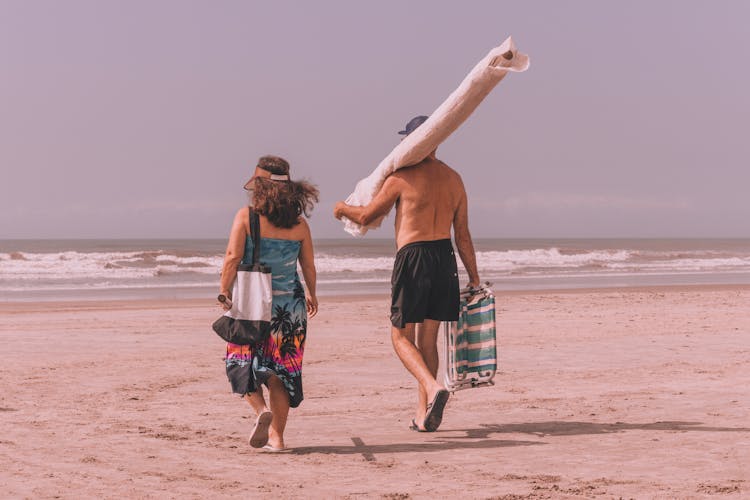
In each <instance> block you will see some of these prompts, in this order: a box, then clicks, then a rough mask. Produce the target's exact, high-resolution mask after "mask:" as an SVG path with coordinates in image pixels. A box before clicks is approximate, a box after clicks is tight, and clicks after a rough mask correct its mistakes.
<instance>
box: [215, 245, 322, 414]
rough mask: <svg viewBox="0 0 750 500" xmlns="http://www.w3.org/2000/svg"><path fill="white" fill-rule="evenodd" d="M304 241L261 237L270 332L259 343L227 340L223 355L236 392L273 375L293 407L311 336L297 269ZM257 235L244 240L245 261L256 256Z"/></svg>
mask: <svg viewBox="0 0 750 500" xmlns="http://www.w3.org/2000/svg"><path fill="white" fill-rule="evenodd" d="M299 250H300V242H299V241H294V240H279V239H275V238H261V240H260V260H261V262H262V263H264V264H266V265H270V266H271V283H272V285H271V287H272V289H273V316H272V318H271V335H270V336H269V338H268V340H266V341H265V342H264V343H263V344H261V345H259V346H253V347H252V348H251V346H247V345H237V344H232V343H227V356H226V358H225V361H226V368H227V377H228V378H229V382H230V383H231V384H232V392H235V393H237V394H243V395H244V394H247V393H249V392H255V391H256V388H257V386H258V385H259V384H263V383H265V382H266V381H267V380H268V377H269V376H271V375H276V376H278V377H279V379H281V382H282V383H283V384H284V387H285V388H286V390H287V392H288V393H289V406H291V407H292V408H296V407H297V406H299V404H300V403H301V402H302V354H303V352H304V347H305V337H306V336H307V309H306V305H305V289H304V288H303V287H302V283H300V280H299V275H298V274H297V258H298V256H299ZM252 255H253V239H252V238H251V237H250V236H248V237H247V239H246V241H245V257H244V258H243V259H242V262H243V264H244V263H245V262H246V261H249V260H251V259H252Z"/></svg>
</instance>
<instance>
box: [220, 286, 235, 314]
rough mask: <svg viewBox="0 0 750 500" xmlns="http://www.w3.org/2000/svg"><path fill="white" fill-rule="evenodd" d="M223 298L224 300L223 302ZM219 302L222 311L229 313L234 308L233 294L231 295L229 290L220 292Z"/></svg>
mask: <svg viewBox="0 0 750 500" xmlns="http://www.w3.org/2000/svg"><path fill="white" fill-rule="evenodd" d="M222 298H223V299H224V300H222ZM217 302H218V303H219V306H221V308H222V309H224V310H225V311H228V310H230V309H231V308H232V294H231V293H229V292H228V291H227V290H223V291H221V292H219V297H218V299H217Z"/></svg>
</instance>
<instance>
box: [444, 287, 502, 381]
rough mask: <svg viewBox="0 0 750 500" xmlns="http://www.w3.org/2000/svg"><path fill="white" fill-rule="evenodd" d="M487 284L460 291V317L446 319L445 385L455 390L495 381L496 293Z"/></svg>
mask: <svg viewBox="0 0 750 500" xmlns="http://www.w3.org/2000/svg"><path fill="white" fill-rule="evenodd" d="M488 285H489V284H487V285H481V286H480V287H478V288H474V289H468V288H467V289H464V290H462V291H461V311H460V313H459V316H458V321H444V322H443V324H442V330H443V334H444V338H445V346H444V347H445V349H444V350H443V357H444V358H445V359H444V364H443V366H445V367H446V371H445V386H446V388H447V389H448V390H449V391H451V392H455V391H458V390H461V389H469V388H471V387H481V386H485V385H494V382H493V381H492V378H493V377H494V376H495V372H496V371H497V347H496V339H495V295H494V294H493V293H492V290H491V289H490V288H489V286H488Z"/></svg>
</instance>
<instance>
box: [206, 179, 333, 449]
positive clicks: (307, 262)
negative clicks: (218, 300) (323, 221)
mask: <svg viewBox="0 0 750 500" xmlns="http://www.w3.org/2000/svg"><path fill="white" fill-rule="evenodd" d="M270 176H271V174H270V172H268V171H266V170H263V169H261V168H256V169H255V174H254V175H253V178H255V177H270ZM251 180H252V179H251ZM259 217H260V236H261V238H275V239H280V240H294V241H299V242H300V252H299V257H298V259H299V264H300V268H301V270H302V276H303V278H304V280H305V286H306V288H307V293H306V298H305V301H306V304H307V314H308V316H309V317H310V318H313V317H314V316H315V315H316V314H317V313H318V298H317V295H316V279H317V278H316V276H317V275H316V271H315V258H314V252H313V243H312V236H311V234H310V227H309V226H308V224H307V221H306V220H305V219H304V218H303V217H300V218H299V224H297V225H296V226H294V227H291V228H288V229H286V228H281V227H276V226H274V225H273V224H271V223H270V222H269V221H268V219H267V218H266V217H265V216H263V215H260V216H259ZM249 219H250V216H249V214H248V210H247V207H242V208H240V209H239V210H237V213H236V214H235V216H234V222H233V223H232V229H231V231H230V233H229V243H228V244H227V251H226V255H225V257H224V266H223V267H222V270H221V281H220V285H219V293H220V294H223V295H225V296H227V297H229V298H230V299H231V297H232V293H231V289H232V285H233V284H234V280H235V278H236V276H237V266H238V265H239V263H240V261H241V260H242V257H243V255H244V253H245V241H246V239H247V236H248V235H249V234H250V220H249ZM220 305H221V307H222V308H224V309H228V307H226V305H224V304H220ZM268 392H269V394H268V401H269V405H268V406H270V411H271V412H272V413H273V420H271V427H270V429H269V434H268V436H269V437H268V444H269V445H271V446H273V447H275V448H284V447H285V445H284V429H285V428H286V421H287V417H288V415H289V395H288V394H287V392H286V389H285V388H284V385H283V383H282V382H281V380H279V378H278V377H276V376H275V375H272V376H271V377H270V378H269V380H268ZM245 399H246V400H247V402H248V403H250V406H252V408H253V410H255V413H256V414H257V415H260V414H261V413H263V412H264V411H269V407H268V406H267V405H266V401H265V397H264V395H263V388H262V386H259V387H258V390H257V391H256V392H253V393H250V394H246V395H245Z"/></svg>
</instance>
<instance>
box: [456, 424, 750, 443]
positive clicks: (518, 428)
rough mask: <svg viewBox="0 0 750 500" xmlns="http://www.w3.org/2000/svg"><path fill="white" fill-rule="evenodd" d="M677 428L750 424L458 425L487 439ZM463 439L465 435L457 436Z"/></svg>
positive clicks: (747, 429)
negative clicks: (519, 435)
mask: <svg viewBox="0 0 750 500" xmlns="http://www.w3.org/2000/svg"><path fill="white" fill-rule="evenodd" d="M632 430H639V431H674V432H688V431H690V432H696V431H697V432H750V427H709V426H704V425H703V423H702V422H653V423H644V424H627V423H624V422H615V423H614V424H601V423H594V422H556V421H552V422H531V423H526V424H500V425H497V424H495V425H489V424H481V425H480V426H479V429H457V431H460V432H465V433H466V436H463V438H464V439H466V438H468V439H487V438H489V436H490V435H491V434H533V435H534V436H538V437H545V436H577V435H581V434H611V433H613V432H622V431H632ZM455 439H462V438H455Z"/></svg>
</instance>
